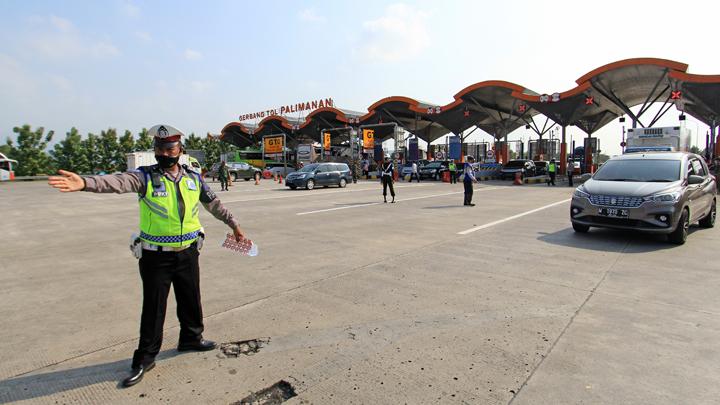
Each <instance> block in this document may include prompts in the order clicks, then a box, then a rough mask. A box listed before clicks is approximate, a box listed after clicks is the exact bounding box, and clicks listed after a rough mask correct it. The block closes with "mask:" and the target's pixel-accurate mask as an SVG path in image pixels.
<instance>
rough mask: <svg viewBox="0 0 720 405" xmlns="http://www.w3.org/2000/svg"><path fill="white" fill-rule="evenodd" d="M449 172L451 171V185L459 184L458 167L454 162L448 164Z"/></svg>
mask: <svg viewBox="0 0 720 405" xmlns="http://www.w3.org/2000/svg"><path fill="white" fill-rule="evenodd" d="M448 171H450V184H454V183H457V173H456V172H457V166H455V161H454V160H451V161H450V163H449V164H448Z"/></svg>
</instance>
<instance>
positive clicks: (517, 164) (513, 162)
mask: <svg viewBox="0 0 720 405" xmlns="http://www.w3.org/2000/svg"><path fill="white" fill-rule="evenodd" d="M524 166H525V161H524V160H511V161H509V162H508V164H506V165H505V167H509V168H517V167H524Z"/></svg>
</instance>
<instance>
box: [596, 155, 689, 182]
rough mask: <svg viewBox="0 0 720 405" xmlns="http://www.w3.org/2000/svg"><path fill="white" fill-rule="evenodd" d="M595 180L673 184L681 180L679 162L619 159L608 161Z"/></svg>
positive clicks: (599, 170)
mask: <svg viewBox="0 0 720 405" xmlns="http://www.w3.org/2000/svg"><path fill="white" fill-rule="evenodd" d="M593 180H600V181H641V182H671V181H677V180H680V161H679V160H659V159H658V160H650V159H632V160H630V159H618V160H608V161H607V162H605V164H604V165H602V167H601V168H600V169H598V171H597V173H595V175H594V176H593Z"/></svg>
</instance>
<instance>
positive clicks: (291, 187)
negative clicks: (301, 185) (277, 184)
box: [288, 185, 297, 190]
mask: <svg viewBox="0 0 720 405" xmlns="http://www.w3.org/2000/svg"><path fill="white" fill-rule="evenodd" d="M288 187H290V190H295V189H296V188H297V186H295V185H291V186H288Z"/></svg>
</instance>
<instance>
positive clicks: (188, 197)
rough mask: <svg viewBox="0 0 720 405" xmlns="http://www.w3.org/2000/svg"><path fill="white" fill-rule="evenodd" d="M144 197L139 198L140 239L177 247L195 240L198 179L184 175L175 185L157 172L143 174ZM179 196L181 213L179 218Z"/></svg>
mask: <svg viewBox="0 0 720 405" xmlns="http://www.w3.org/2000/svg"><path fill="white" fill-rule="evenodd" d="M145 179H146V184H147V186H146V191H145V195H142V196H140V239H142V240H144V241H147V242H150V243H152V244H153V245H160V246H173V247H180V246H186V245H189V244H191V243H193V242H195V240H196V239H197V238H198V234H199V233H200V229H201V228H202V226H201V225H200V217H199V213H200V186H201V184H200V179H199V177H198V175H197V174H196V173H193V172H186V174H185V175H184V176H183V177H182V178H181V179H180V180H179V181H178V183H177V184H175V183H174V182H173V181H172V180H169V179H168V178H167V177H165V176H164V175H162V174H160V173H153V174H150V173H147V174H146V175H145ZM180 197H182V201H183V203H184V206H185V210H184V211H185V212H184V213H183V215H182V217H180Z"/></svg>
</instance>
